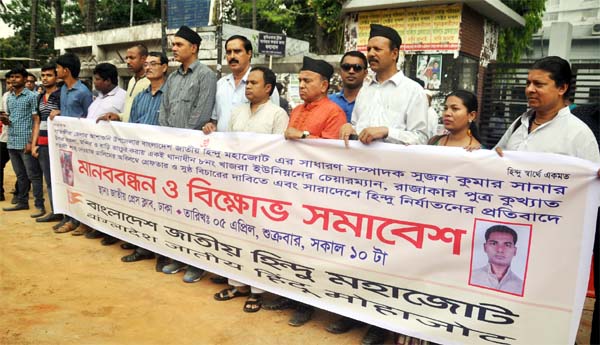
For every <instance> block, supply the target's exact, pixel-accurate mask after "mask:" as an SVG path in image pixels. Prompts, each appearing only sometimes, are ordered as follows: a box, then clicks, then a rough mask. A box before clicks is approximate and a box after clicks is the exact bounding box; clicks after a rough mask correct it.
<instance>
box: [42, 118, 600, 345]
mask: <svg viewBox="0 0 600 345" xmlns="http://www.w3.org/2000/svg"><path fill="white" fill-rule="evenodd" d="M50 138H51V139H50V145H51V149H50V152H51V161H52V165H51V166H52V179H53V181H52V185H53V193H54V207H55V212H58V213H65V214H68V215H71V216H73V217H75V218H77V219H79V220H81V221H82V222H83V223H85V224H87V225H89V226H91V227H92V228H95V229H98V230H100V231H102V232H105V233H108V234H110V235H113V236H116V237H118V238H120V239H122V240H124V241H127V242H131V243H133V244H136V245H138V246H141V247H144V248H147V249H149V250H152V251H154V252H157V253H160V254H163V255H166V256H169V257H172V258H175V259H177V260H180V261H183V262H186V263H188V264H191V265H194V266H197V267H200V268H203V269H206V270H208V271H210V272H213V273H217V274H220V275H223V276H226V277H230V278H233V279H236V280H239V281H242V282H245V283H247V284H250V285H253V286H256V287H259V288H262V289H266V290H268V291H271V292H273V293H276V294H280V295H284V296H287V297H290V298H292V299H295V300H299V301H302V302H304V303H308V304H311V305H314V306H316V307H319V308H322V309H326V310H329V311H331V312H334V313H337V314H342V315H346V316H349V317H352V318H355V319H359V320H362V321H365V322H367V323H369V324H374V325H378V326H381V327H383V328H386V329H390V330H393V331H397V332H401V333H404V334H407V335H412V336H417V337H420V338H423V339H427V340H431V341H435V342H438V343H472V344H491V343H495V344H532V343H538V344H541V343H572V342H573V341H574V339H575V334H576V331H577V327H578V324H579V319H580V315H581V310H582V307H583V301H584V298H585V289H586V286H587V279H588V276H589V265H590V257H591V251H592V243H593V234H594V229H595V221H596V213H597V208H598V205H599V200H598V196H599V184H600V183H599V182H598V180H597V179H596V178H595V175H596V173H595V171H596V170H597V169H598V166H597V165H596V164H593V163H590V162H587V161H583V160H579V159H576V158H571V157H565V156H558V155H552V154H528V153H518V152H507V153H506V154H505V157H498V155H497V154H496V153H495V152H493V151H487V150H480V151H477V152H466V151H464V150H462V149H457V148H444V147H432V146H402V145H390V144H384V143H377V144H374V145H370V146H365V145H362V144H361V143H360V142H351V145H350V148H345V147H344V144H343V142H342V141H339V140H298V141H286V140H284V139H283V138H282V137H281V136H276V135H258V134H252V133H213V134H211V135H209V136H205V135H204V134H202V132H200V131H192V130H184V129H174V128H165V127H158V126H147V125H134V124H128V123H108V122H103V123H99V124H96V123H94V122H93V121H88V120H81V119H71V118H60V117H58V118H56V119H55V120H54V121H52V123H51V126H50ZM490 228H493V229H498V228H502V229H510V230H509V231H508V233H509V234H511V241H509V242H511V243H509V245H510V246H511V248H509V249H508V250H506V249H499V248H496V249H494V251H493V250H492V249H491V248H492V245H490V244H489V242H488V244H487V245H485V246H484V243H486V238H485V237H486V232H487V231H488V229H490ZM490 231H491V230H490ZM494 231H496V230H494ZM504 233H507V232H506V231H505V232H504ZM512 239H514V241H512ZM492 242H493V241H492ZM513 242H514V243H513ZM494 246H495V245H494ZM498 262H505V263H508V265H510V268H509V271H507V273H506V274H505V275H504V278H502V280H500V282H498V280H497V279H495V281H494V279H490V278H491V275H493V272H491V271H490V268H491V267H496V266H491V265H490V263H498Z"/></svg>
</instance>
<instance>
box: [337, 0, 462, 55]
mask: <svg viewBox="0 0 600 345" xmlns="http://www.w3.org/2000/svg"><path fill="white" fill-rule="evenodd" d="M461 12H462V5H461V4H454V5H441V6H428V7H417V8H395V9H389V10H381V11H365V12H359V14H358V26H357V27H358V38H357V44H356V49H357V50H359V51H366V50H367V42H368V41H369V32H370V25H371V24H372V23H378V24H382V25H386V26H390V27H392V28H394V29H396V31H398V33H399V34H400V36H401V37H402V46H401V47H400V50H403V51H425V50H429V51H456V50H458V48H459V42H460V40H459V32H460V22H461V18H462V17H461ZM352 29H353V26H352V27H351V21H349V22H346V30H347V33H346V35H351V34H352V31H351V30H352Z"/></svg>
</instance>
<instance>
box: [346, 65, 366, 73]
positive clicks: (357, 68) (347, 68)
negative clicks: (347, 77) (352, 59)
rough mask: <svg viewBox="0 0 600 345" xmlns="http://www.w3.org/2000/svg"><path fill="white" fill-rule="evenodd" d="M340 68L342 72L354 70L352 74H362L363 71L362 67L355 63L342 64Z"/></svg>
mask: <svg viewBox="0 0 600 345" xmlns="http://www.w3.org/2000/svg"><path fill="white" fill-rule="evenodd" d="M340 67H341V68H342V70H344V72H349V71H350V69H354V72H362V70H363V69H365V68H364V67H363V66H361V65H359V64H357V63H355V64H349V63H344V64H342V65H341V66H340Z"/></svg>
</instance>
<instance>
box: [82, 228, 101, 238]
mask: <svg viewBox="0 0 600 345" xmlns="http://www.w3.org/2000/svg"><path fill="white" fill-rule="evenodd" d="M101 237H104V235H103V234H102V233H101V232H100V231H97V230H94V229H92V231H89V232H87V233H86V234H85V238H87V239H90V240H93V239H95V238H101Z"/></svg>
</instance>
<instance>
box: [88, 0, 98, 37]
mask: <svg viewBox="0 0 600 345" xmlns="http://www.w3.org/2000/svg"><path fill="white" fill-rule="evenodd" d="M86 17H87V18H86V19H87V23H86V31H87V32H92V31H94V30H95V29H96V0H88V2H87V16H86Z"/></svg>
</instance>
